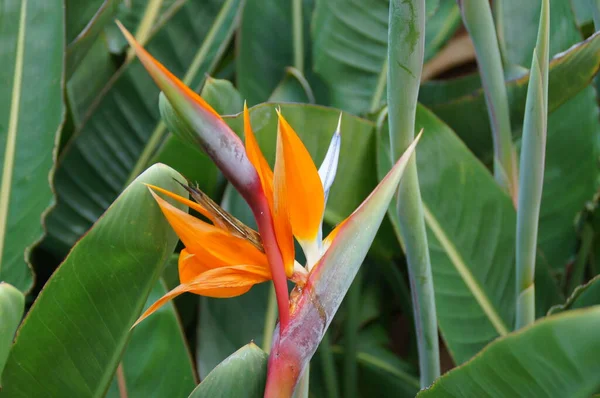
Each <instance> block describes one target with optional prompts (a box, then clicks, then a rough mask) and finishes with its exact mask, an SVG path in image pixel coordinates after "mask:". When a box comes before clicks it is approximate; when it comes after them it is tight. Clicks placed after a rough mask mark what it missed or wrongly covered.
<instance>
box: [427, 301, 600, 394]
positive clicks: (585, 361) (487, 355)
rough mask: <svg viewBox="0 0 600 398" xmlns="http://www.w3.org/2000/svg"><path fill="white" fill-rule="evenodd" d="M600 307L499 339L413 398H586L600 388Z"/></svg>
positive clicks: (554, 318) (560, 316) (543, 323)
mask: <svg viewBox="0 0 600 398" xmlns="http://www.w3.org/2000/svg"><path fill="white" fill-rule="evenodd" d="M599 329H600V306H596V307H593V308H590V309H585V310H578V311H568V312H565V313H563V314H561V315H558V316H553V317H550V318H547V319H545V320H543V321H540V322H537V323H535V324H534V325H532V326H530V327H527V328H525V329H523V330H522V331H519V332H516V333H512V334H511V335H509V336H507V337H505V338H503V339H500V340H498V341H496V342H494V343H492V344H490V345H489V346H488V347H486V348H485V350H484V351H483V352H482V353H481V354H479V355H477V357H475V358H474V359H473V360H471V361H469V362H468V363H466V364H464V365H463V366H460V367H459V368H456V369H454V370H452V371H450V372H449V373H448V374H446V375H444V376H442V377H441V378H440V379H438V380H437V381H436V382H435V383H434V384H433V386H432V387H430V388H429V389H428V390H425V391H422V392H420V393H419V394H418V395H417V396H418V397H419V398H428V397H431V398H439V397H454V398H458V397H465V398H466V397H483V396H485V397H499V398H500V397H516V396H527V397H549V398H552V397H556V398H563V397H573V398H576V397H581V398H584V397H589V396H590V395H591V394H593V393H594V392H597V391H598V388H600V378H598V374H600V361H598V356H600V339H598V330H599Z"/></svg>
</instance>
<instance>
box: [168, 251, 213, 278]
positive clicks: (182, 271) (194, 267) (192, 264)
mask: <svg viewBox="0 0 600 398" xmlns="http://www.w3.org/2000/svg"><path fill="white" fill-rule="evenodd" d="M212 265H213V267H211V266H210V265H209V263H208V262H207V261H202V257H201V256H200V255H197V254H194V253H190V252H189V251H188V250H187V249H183V250H182V251H181V253H179V261H178V263H177V267H178V270H179V282H181V283H188V282H190V281H191V280H192V279H194V278H196V277H197V276H198V275H200V274H201V273H203V272H206V271H208V270H210V269H213V268H217V267H216V266H214V264H212Z"/></svg>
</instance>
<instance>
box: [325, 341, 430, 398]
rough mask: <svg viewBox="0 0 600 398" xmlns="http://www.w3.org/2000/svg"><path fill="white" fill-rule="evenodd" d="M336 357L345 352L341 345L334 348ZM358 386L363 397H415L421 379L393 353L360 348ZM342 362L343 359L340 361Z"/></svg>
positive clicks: (340, 356) (340, 357) (357, 355)
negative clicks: (372, 351)
mask: <svg viewBox="0 0 600 398" xmlns="http://www.w3.org/2000/svg"><path fill="white" fill-rule="evenodd" d="M332 351H333V353H334V354H335V356H336V359H339V360H341V359H342V354H343V353H344V351H343V349H342V348H341V347H337V346H334V347H333V348H332ZM356 361H357V364H358V380H357V383H358V388H359V391H360V393H361V395H360V396H363V397H414V396H415V394H416V393H417V391H419V379H418V377H416V376H415V375H414V373H412V372H410V371H408V370H407V369H406V365H405V364H404V363H403V362H402V361H401V360H400V359H399V358H398V357H396V356H395V355H394V354H393V353H391V352H389V351H383V350H382V351H380V352H378V353H377V354H372V353H369V352H365V351H363V350H359V351H358V352H357V354H356ZM340 362H341V361H340Z"/></svg>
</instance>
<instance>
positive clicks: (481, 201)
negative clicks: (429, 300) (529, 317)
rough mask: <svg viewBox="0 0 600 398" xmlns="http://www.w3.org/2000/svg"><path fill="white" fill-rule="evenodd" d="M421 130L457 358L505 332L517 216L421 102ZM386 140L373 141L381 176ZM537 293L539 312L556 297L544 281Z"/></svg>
mask: <svg viewBox="0 0 600 398" xmlns="http://www.w3.org/2000/svg"><path fill="white" fill-rule="evenodd" d="M421 128H423V129H424V133H423V138H422V140H421V142H420V143H419V146H418V149H417V154H416V156H417V165H418V170H419V182H420V186H421V193H422V196H423V205H424V210H425V221H426V224H427V227H428V240H429V250H430V255H431V265H432V271H433V278H434V286H435V295H436V305H437V314H438V320H439V326H440V330H441V332H442V336H443V338H444V340H445V342H446V346H447V348H448V350H449V351H450V353H451V355H452V357H453V358H454V360H455V361H456V362H457V363H462V362H464V361H466V360H468V359H469V358H471V357H472V356H473V355H475V354H476V353H477V352H479V351H480V350H481V349H482V348H483V347H484V346H485V345H486V344H488V343H489V342H490V341H491V340H493V339H495V338H497V337H498V336H503V335H506V334H507V333H508V332H509V331H510V330H512V325H513V320H514V305H515V269H514V263H515V242H516V240H515V229H516V213H515V210H514V208H513V205H512V203H511V200H510V198H509V197H508V196H507V195H506V193H505V192H504V191H502V189H501V188H500V187H499V186H498V185H497V184H496V182H495V181H494V178H493V177H492V175H491V174H490V172H489V171H488V170H487V169H486V168H485V166H484V165H483V164H482V163H480V162H479V160H477V158H475V157H474V156H473V154H472V153H470V152H469V150H468V149H467V148H466V146H465V145H464V144H463V143H462V142H461V141H460V140H459V139H458V138H457V137H456V135H455V134H454V133H453V132H452V130H450V129H449V128H448V127H447V126H446V125H444V124H443V123H442V122H441V121H440V120H439V119H437V118H436V117H435V116H434V115H433V114H432V113H431V112H430V111H428V110H426V109H425V108H423V107H419V108H417V119H416V129H417V130H420V129H421ZM382 137H387V131H384V132H383V133H382ZM387 143H388V140H387V139H385V138H383V139H382V140H381V141H380V151H379V156H378V157H379V160H380V162H381V163H380V165H379V166H380V169H379V174H380V176H381V175H383V173H384V172H385V171H387V170H388V169H389V167H390V160H389V149H388V148H389V147H387V145H388V144H387ZM434 160H435V161H434ZM396 222H397V221H396ZM537 268H538V271H539V272H540V273H544V271H546V275H547V269H545V268H544V267H542V266H539V267H537ZM542 276H543V275H542ZM537 277H538V276H537V275H536V284H537V283H538V282H537ZM540 278H541V276H540ZM550 282H552V280H550ZM544 287H546V286H544ZM540 295H541V297H542V298H543V299H544V301H542V300H540V301H539V302H538V303H539V308H538V309H539V312H540V313H541V314H544V313H545V311H547V309H548V308H549V307H550V306H551V305H553V304H556V303H557V302H559V301H560V297H558V292H557V290H556V287H555V286H553V285H552V284H551V283H550V284H549V285H548V290H544V289H542V288H541V287H540ZM545 300H547V301H545ZM467 320H468V321H467ZM465 322H469V326H468V328H467V327H465Z"/></svg>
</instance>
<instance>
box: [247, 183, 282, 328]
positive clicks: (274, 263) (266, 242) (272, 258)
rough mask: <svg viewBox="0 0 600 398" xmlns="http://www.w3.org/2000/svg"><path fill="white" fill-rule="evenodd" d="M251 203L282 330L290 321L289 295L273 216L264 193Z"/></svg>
mask: <svg viewBox="0 0 600 398" xmlns="http://www.w3.org/2000/svg"><path fill="white" fill-rule="evenodd" d="M248 203H251V206H250V207H251V208H252V213H254V218H255V219H256V224H257V226H258V232H259V233H260V236H261V238H262V241H263V246H264V248H265V254H266V255H267V260H268V262H269V267H270V268H271V276H272V277H273V286H274V287H275V297H276V298H277V308H278V310H279V327H280V329H279V332H280V333H281V332H283V331H284V330H285V329H286V328H287V326H288V324H289V323H290V310H289V296H288V287H287V277H286V275H285V267H284V264H283V258H282V256H281V251H280V250H279V246H278V245H277V238H276V237H275V229H274V226H273V218H272V216H271V211H270V209H269V206H268V204H267V199H266V198H265V196H264V195H261V196H258V195H257V197H255V198H254V200H253V201H249V202H248Z"/></svg>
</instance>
